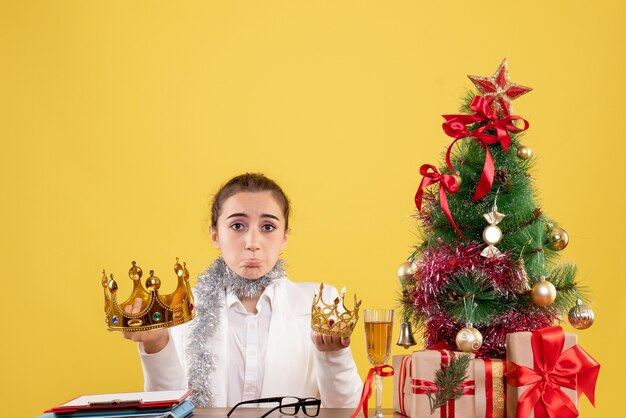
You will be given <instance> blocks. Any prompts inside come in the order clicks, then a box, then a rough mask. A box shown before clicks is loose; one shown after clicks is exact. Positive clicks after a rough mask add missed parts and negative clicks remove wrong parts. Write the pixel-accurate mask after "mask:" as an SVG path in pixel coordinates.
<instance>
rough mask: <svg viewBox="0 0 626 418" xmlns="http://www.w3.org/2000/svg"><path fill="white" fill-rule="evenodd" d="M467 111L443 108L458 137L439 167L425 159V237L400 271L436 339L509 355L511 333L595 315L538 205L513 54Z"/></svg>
mask: <svg viewBox="0 0 626 418" xmlns="http://www.w3.org/2000/svg"><path fill="white" fill-rule="evenodd" d="M469 78H470V80H471V81H472V82H473V84H474V85H475V86H476V88H477V89H478V93H476V94H474V93H470V94H468V95H467V97H466V99H465V100H464V104H463V106H462V108H461V112H462V113H461V114H456V115H444V119H445V122H444V123H443V130H444V132H445V133H446V134H447V135H448V136H450V137H451V138H452V141H451V143H450V145H449V147H448V148H447V151H446V154H445V161H444V162H443V163H442V164H441V166H440V167H439V169H437V168H436V167H435V166H433V165H429V164H424V165H422V166H421V168H420V174H421V175H422V179H421V183H420V185H419V188H418V190H417V193H416V195H415V204H416V207H417V209H418V214H417V218H418V221H419V222H420V224H421V228H420V231H421V235H422V237H421V242H420V243H419V244H418V245H417V246H416V247H415V251H414V252H413V254H411V256H410V257H409V260H408V261H407V262H406V263H403V264H402V265H401V266H400V270H399V272H398V274H399V276H400V280H401V283H402V296H401V303H402V307H403V317H404V319H405V321H410V322H411V323H413V324H414V325H415V326H417V327H418V329H419V330H421V331H422V333H423V335H424V345H425V347H426V348H431V347H434V346H436V345H438V344H442V343H444V344H446V345H448V346H451V347H454V346H455V345H456V346H457V347H459V349H461V350H462V351H473V352H476V355H477V356H478V357H493V358H503V357H505V339H506V334H508V333H511V332H519V331H534V330H536V329H539V328H543V327H547V326H551V325H554V324H555V323H556V322H559V321H561V318H562V315H563V314H568V312H569V319H570V323H572V325H573V326H575V327H576V328H579V329H583V328H586V327H588V326H590V325H591V323H592V322H593V312H592V311H591V310H590V309H589V308H588V307H586V306H585V303H588V301H587V296H586V294H585V292H584V289H582V288H581V286H580V285H579V284H578V283H577V282H576V266H575V265H573V264H568V263H565V264H560V265H559V264H557V260H556V259H557V256H558V255H559V254H558V253H559V251H561V250H563V249H564V248H565V247H566V246H567V244H568V240H569V238H568V236H567V233H566V232H565V230H564V229H563V228H561V227H560V226H559V224H558V222H557V221H556V220H554V219H552V218H550V217H548V215H547V214H546V213H544V211H543V209H542V208H541V207H540V206H539V205H538V203H537V199H536V193H535V187H534V185H533V181H532V176H531V170H532V168H533V163H534V159H533V157H532V151H531V149H530V148H529V147H527V146H526V145H524V144H523V135H524V134H525V132H526V130H527V129H528V128H529V123H528V121H526V120H525V119H523V118H522V117H521V116H517V115H514V114H513V113H512V109H511V102H512V101H513V100H514V99H517V98H518V97H520V96H521V95H523V94H525V93H527V92H529V91H530V90H532V89H531V88H529V87H524V86H521V85H518V84H515V83H512V82H511V81H510V79H509V74H508V69H507V63H506V60H504V61H503V62H502V64H501V65H500V67H499V68H498V70H497V71H496V73H495V74H494V75H493V76H492V77H478V76H469Z"/></svg>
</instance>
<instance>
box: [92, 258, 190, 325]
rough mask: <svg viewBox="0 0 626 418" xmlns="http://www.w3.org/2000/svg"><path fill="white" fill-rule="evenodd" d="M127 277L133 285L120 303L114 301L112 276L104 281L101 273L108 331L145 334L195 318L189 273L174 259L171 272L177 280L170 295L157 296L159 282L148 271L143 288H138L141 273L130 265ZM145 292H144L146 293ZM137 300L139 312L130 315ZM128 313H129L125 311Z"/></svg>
mask: <svg viewBox="0 0 626 418" xmlns="http://www.w3.org/2000/svg"><path fill="white" fill-rule="evenodd" d="M131 264H132V267H131V268H130V270H128V276H129V277H130V278H131V280H132V281H133V292H132V293H131V295H130V296H129V297H128V299H126V300H125V301H124V302H122V303H118V300H117V282H116V281H115V279H113V275H112V274H111V276H110V278H107V276H106V273H105V272H104V270H103V271H102V287H103V288H104V314H105V321H106V324H107V328H108V329H109V331H123V332H133V331H148V330H151V329H157V328H167V327H173V326H175V325H180V324H184V323H185V322H187V321H191V320H192V319H193V318H194V316H195V313H194V306H193V295H192V294H191V288H190V287H189V271H187V266H186V264H185V263H183V264H182V265H181V264H180V263H179V262H178V258H177V259H176V264H174V272H175V273H176V276H177V277H178V286H177V287H176V290H175V291H174V292H173V293H171V294H169V295H160V294H159V288H160V287H161V279H159V278H158V277H156V276H155V275H154V271H153V270H150V275H149V276H148V278H147V279H146V288H144V287H143V286H142V285H141V276H142V275H143V271H142V270H141V268H140V267H139V266H138V265H137V264H136V263H135V262H134V261H133V262H132V263H131ZM146 289H147V290H146ZM137 298H140V299H141V300H142V302H141V309H140V310H139V312H136V313H130V312H128V311H130V310H131V309H130V308H128V307H132V306H133V305H134V304H135V301H136V300H137ZM127 310H128V311H127Z"/></svg>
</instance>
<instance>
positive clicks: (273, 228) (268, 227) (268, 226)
mask: <svg viewBox="0 0 626 418" xmlns="http://www.w3.org/2000/svg"><path fill="white" fill-rule="evenodd" d="M275 229H276V227H275V226H274V225H272V224H265V225H263V230H264V231H268V232H269V231H273V230H275Z"/></svg>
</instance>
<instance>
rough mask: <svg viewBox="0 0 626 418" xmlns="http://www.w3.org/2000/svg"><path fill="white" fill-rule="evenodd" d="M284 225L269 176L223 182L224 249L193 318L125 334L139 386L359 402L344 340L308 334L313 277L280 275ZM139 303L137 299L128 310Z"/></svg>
mask: <svg viewBox="0 0 626 418" xmlns="http://www.w3.org/2000/svg"><path fill="white" fill-rule="evenodd" d="M289 231H290V230H289V200H288V199H287V196H286V195H285V193H284V192H283V191H282V189H281V188H280V186H278V185H277V184H276V183H275V182H274V181H272V180H271V179H269V178H267V177H265V176H263V175H262V174H243V175H240V176H237V177H234V178H232V179H231V180H230V181H228V182H227V183H226V184H225V185H224V186H222V188H221V189H220V190H219V191H218V193H217V194H216V195H215V197H214V199H213V202H212V208H211V229H210V233H211V240H212V242H213V244H214V245H215V247H216V248H218V249H219V250H220V252H221V256H220V257H218V258H217V259H216V260H215V261H214V262H213V264H212V265H210V266H209V267H208V268H207V269H206V270H205V271H204V272H203V273H202V274H200V275H199V277H198V281H197V284H196V287H195V289H194V298H195V303H196V306H195V310H196V318H195V320H193V321H191V322H188V323H186V324H183V325H181V326H178V327H174V328H172V329H170V330H166V329H158V330H152V331H146V332H138V333H137V332H135V333H125V334H124V337H125V338H127V339H130V340H133V341H137V342H138V343H139V344H138V345H139V352H140V356H141V362H142V366H143V372H144V386H145V390H172V389H184V388H193V389H194V392H193V394H192V399H193V401H194V403H195V405H196V406H198V407H224V406H233V405H235V404H237V403H239V402H241V401H245V400H252V399H258V398H265V397H272V396H298V397H301V398H305V397H319V398H320V399H321V400H322V405H323V406H326V407H335V408H341V407H344V408H354V407H355V406H356V405H357V403H358V401H359V397H360V391H361V380H360V377H359V375H358V372H357V368H356V365H355V363H354V359H353V358H352V352H351V351H350V347H349V344H350V338H349V337H333V336H328V335H323V334H319V333H314V332H311V331H310V323H311V303H312V300H313V294H314V291H315V290H316V289H319V284H318V283H304V282H293V281H291V280H289V279H288V278H287V277H286V273H285V271H284V262H283V261H282V260H281V259H280V258H279V255H280V252H281V251H282V250H283V249H284V248H285V245H286V244H287V240H288V238H289ZM324 293H325V294H324V296H323V297H324V299H325V300H333V299H334V298H335V297H336V296H337V290H336V289H335V288H333V287H331V286H325V287H324ZM140 309H141V299H137V300H136V301H135V305H134V306H133V307H128V308H127V310H129V311H131V312H138V311H139V310H140Z"/></svg>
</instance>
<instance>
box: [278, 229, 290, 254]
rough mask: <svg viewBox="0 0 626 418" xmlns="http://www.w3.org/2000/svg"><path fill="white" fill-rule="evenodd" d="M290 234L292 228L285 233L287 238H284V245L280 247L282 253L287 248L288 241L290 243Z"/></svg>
mask: <svg viewBox="0 0 626 418" xmlns="http://www.w3.org/2000/svg"><path fill="white" fill-rule="evenodd" d="M290 233H291V228H288V229H287V230H286V231H285V236H284V237H283V243H282V245H281V246H280V250H281V251H282V250H284V249H285V246H286V245H287V241H289V234H290Z"/></svg>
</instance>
